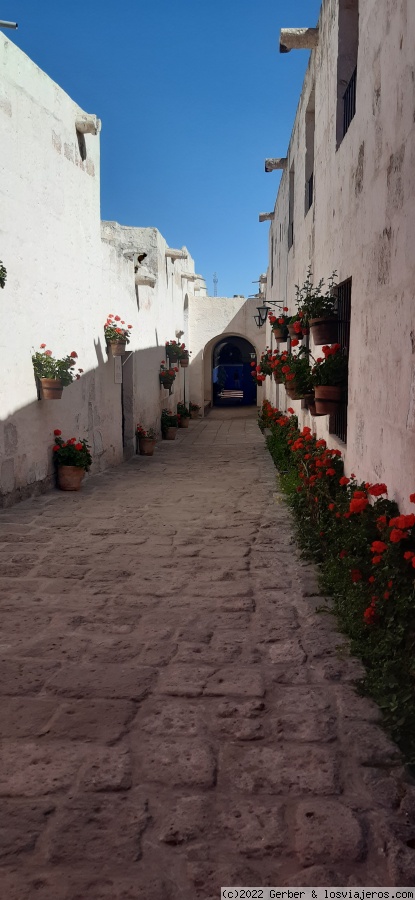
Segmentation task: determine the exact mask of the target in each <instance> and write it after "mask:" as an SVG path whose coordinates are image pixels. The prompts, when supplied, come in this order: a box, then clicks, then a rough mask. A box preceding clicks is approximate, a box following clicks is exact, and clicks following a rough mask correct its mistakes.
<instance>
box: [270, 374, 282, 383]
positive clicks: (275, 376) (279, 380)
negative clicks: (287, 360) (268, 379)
mask: <svg viewBox="0 0 415 900" xmlns="http://www.w3.org/2000/svg"><path fill="white" fill-rule="evenodd" d="M272 377H273V379H274V381H275V383H276V384H284V379H283V377H282V375H279V374H278V372H273V373H272Z"/></svg>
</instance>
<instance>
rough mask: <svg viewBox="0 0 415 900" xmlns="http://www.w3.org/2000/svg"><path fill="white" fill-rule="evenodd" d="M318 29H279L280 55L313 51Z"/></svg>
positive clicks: (316, 42) (315, 45)
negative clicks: (292, 51) (299, 51)
mask: <svg viewBox="0 0 415 900" xmlns="http://www.w3.org/2000/svg"><path fill="white" fill-rule="evenodd" d="M318 37H319V31H318V28H281V31H280V53H289V51H290V50H314V48H315V47H317V45H318Z"/></svg>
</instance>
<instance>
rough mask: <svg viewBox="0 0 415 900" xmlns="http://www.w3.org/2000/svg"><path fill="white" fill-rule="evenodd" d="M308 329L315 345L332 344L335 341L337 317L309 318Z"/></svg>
mask: <svg viewBox="0 0 415 900" xmlns="http://www.w3.org/2000/svg"><path fill="white" fill-rule="evenodd" d="M310 331H311V336H312V338H313V341H314V343H315V344H316V345H317V346H319V345H320V344H333V343H335V341H337V318H336V317H335V316H325V317H322V318H319V319H310Z"/></svg>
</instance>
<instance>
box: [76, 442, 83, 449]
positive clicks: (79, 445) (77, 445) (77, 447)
mask: <svg viewBox="0 0 415 900" xmlns="http://www.w3.org/2000/svg"><path fill="white" fill-rule="evenodd" d="M83 449H84V448H83V446H82V444H79V443H78V444H75V450H83Z"/></svg>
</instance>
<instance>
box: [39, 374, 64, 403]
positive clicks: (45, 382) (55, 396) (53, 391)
mask: <svg viewBox="0 0 415 900" xmlns="http://www.w3.org/2000/svg"><path fill="white" fill-rule="evenodd" d="M39 381H40V390H41V394H42V400H60V399H61V397H62V394H63V387H62V382H61V381H59V379H58V378H39Z"/></svg>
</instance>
